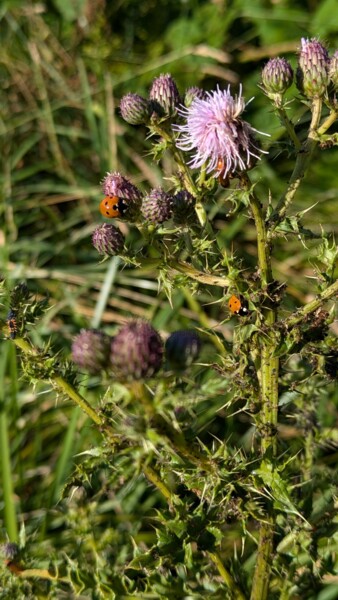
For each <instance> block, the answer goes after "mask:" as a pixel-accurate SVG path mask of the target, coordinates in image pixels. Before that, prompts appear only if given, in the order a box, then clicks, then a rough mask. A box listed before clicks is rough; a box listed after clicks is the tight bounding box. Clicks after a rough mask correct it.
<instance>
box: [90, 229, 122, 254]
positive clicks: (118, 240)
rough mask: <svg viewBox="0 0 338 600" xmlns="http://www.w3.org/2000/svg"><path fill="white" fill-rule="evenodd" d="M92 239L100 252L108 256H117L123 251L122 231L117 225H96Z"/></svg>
mask: <svg viewBox="0 0 338 600" xmlns="http://www.w3.org/2000/svg"><path fill="white" fill-rule="evenodd" d="M92 241H93V246H94V248H96V250H97V251H98V253H99V254H102V255H106V256H117V255H119V254H121V253H122V251H123V248H124V237H123V235H122V233H121V232H120V231H119V229H117V227H114V225H109V224H108V223H104V224H103V225H99V226H98V227H96V229H95V230H94V232H93V237H92Z"/></svg>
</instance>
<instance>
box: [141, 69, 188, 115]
mask: <svg viewBox="0 0 338 600" xmlns="http://www.w3.org/2000/svg"><path fill="white" fill-rule="evenodd" d="M149 97H150V100H152V101H154V102H155V105H156V103H157V104H158V105H159V106H160V107H161V108H162V110H163V111H164V114H165V116H169V117H171V116H172V115H174V114H176V109H177V107H178V106H179V104H180V102H181V99H180V95H179V92H178V89H177V86H176V83H175V81H174V79H173V78H172V76H171V75H170V74H169V73H167V74H166V75H160V76H159V77H157V78H156V79H154V81H153V83H152V86H151V89H150V94H149Z"/></svg>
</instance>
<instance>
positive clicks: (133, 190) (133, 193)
mask: <svg viewBox="0 0 338 600" xmlns="http://www.w3.org/2000/svg"><path fill="white" fill-rule="evenodd" d="M102 191H103V193H104V195H105V196H117V197H118V198H125V199H126V200H135V201H140V202H141V198H142V194H141V192H140V190H139V189H138V188H137V187H136V186H135V185H133V184H132V183H131V181H129V179H127V177H123V175H121V174H120V173H118V172H116V173H107V175H106V176H105V177H104V179H103V181H102Z"/></svg>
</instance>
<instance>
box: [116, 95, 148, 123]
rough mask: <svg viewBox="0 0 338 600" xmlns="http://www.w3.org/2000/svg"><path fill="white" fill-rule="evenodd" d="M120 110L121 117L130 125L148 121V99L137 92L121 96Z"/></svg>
mask: <svg viewBox="0 0 338 600" xmlns="http://www.w3.org/2000/svg"><path fill="white" fill-rule="evenodd" d="M120 111H121V116H122V118H123V119H124V120H125V121H127V123H130V124H131V125H143V124H146V123H148V121H149V117H150V106H149V102H148V100H146V99H145V98H142V96H139V95H138V94H132V93H129V94H126V95H125V96H123V97H122V98H121V101H120Z"/></svg>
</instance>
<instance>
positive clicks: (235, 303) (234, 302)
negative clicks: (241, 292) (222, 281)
mask: <svg viewBox="0 0 338 600" xmlns="http://www.w3.org/2000/svg"><path fill="white" fill-rule="evenodd" d="M228 306H229V310H230V312H231V314H233V315H237V316H239V317H246V316H247V315H248V314H249V309H248V307H247V305H246V302H245V301H244V300H243V298H241V297H240V296H235V295H234V294H233V295H232V296H231V298H230V300H229V302H228Z"/></svg>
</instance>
